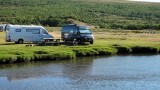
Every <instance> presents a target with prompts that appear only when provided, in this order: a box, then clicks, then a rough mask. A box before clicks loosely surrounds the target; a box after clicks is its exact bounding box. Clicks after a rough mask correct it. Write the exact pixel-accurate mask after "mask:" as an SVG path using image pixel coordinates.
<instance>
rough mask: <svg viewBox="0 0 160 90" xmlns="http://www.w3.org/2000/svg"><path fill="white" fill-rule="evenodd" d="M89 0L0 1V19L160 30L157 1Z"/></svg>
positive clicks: (19, 21)
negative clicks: (152, 2)
mask: <svg viewBox="0 0 160 90" xmlns="http://www.w3.org/2000/svg"><path fill="white" fill-rule="evenodd" d="M89 1H92V0H87V1H85V0H0V7H1V8H0V22H1V23H11V24H39V25H44V26H62V24H68V23H72V21H71V20H70V19H72V20H78V21H81V22H85V23H88V24H92V25H95V26H99V27H100V28H109V29H131V30H141V29H156V30H160V4H144V3H131V2H130V3H129V2H127V3H126V2H125V3H123V2H102V1H100V2H98V1H96V2H94V1H93V2H89Z"/></svg>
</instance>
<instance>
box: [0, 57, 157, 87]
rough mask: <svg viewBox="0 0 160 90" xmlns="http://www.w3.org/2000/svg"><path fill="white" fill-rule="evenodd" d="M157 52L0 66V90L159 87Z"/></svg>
mask: <svg viewBox="0 0 160 90" xmlns="http://www.w3.org/2000/svg"><path fill="white" fill-rule="evenodd" d="M159 89H160V55H141V56H137V55H129V56H124V55H123V56H113V57H94V58H93V57H92V58H79V59H78V60H73V61H67V60H66V61H62V62H48V61H47V62H32V63H19V64H10V65H0V90H159Z"/></svg>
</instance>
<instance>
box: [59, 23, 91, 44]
mask: <svg viewBox="0 0 160 90" xmlns="http://www.w3.org/2000/svg"><path fill="white" fill-rule="evenodd" d="M61 37H62V39H63V40H64V42H72V41H74V40H76V41H78V43H82V42H90V44H93V42H94V36H93V33H92V31H91V30H90V29H89V28H87V27H86V26H80V25H76V24H74V25H64V26H63V27H62V32H61Z"/></svg>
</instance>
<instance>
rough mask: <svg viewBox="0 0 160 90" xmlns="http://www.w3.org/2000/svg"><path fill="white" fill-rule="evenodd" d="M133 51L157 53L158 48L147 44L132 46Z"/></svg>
mask: <svg viewBox="0 0 160 90" xmlns="http://www.w3.org/2000/svg"><path fill="white" fill-rule="evenodd" d="M131 49H132V52H133V53H158V52H159V49H158V48H157V47H149V46H146V47H144V46H135V47H132V48H131Z"/></svg>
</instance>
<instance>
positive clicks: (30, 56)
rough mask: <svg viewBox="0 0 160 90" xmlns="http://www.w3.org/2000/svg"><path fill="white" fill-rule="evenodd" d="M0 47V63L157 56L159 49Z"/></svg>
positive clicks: (115, 46)
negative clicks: (89, 57) (116, 55)
mask: <svg viewBox="0 0 160 90" xmlns="http://www.w3.org/2000/svg"><path fill="white" fill-rule="evenodd" d="M2 47H3V46H2ZM2 47H1V50H0V51H1V52H0V63H14V62H28V61H42V60H43V61H44V60H63V59H66V60H67V59H68V60H69V59H75V58H76V57H82V56H96V55H106V56H111V55H115V54H124V53H126V54H133V53H152V54H159V53H160V50H159V49H160V48H159V47H153V46H133V47H127V46H120V45H113V46H110V47H108V46H106V47H87V46H86V47H82V46H75V47H66V46H57V47H56V46H55V47H54V46H52V47H51V46H43V47H41V46H35V47H23V46H19V47H9V48H6V47H3V48H2Z"/></svg>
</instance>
